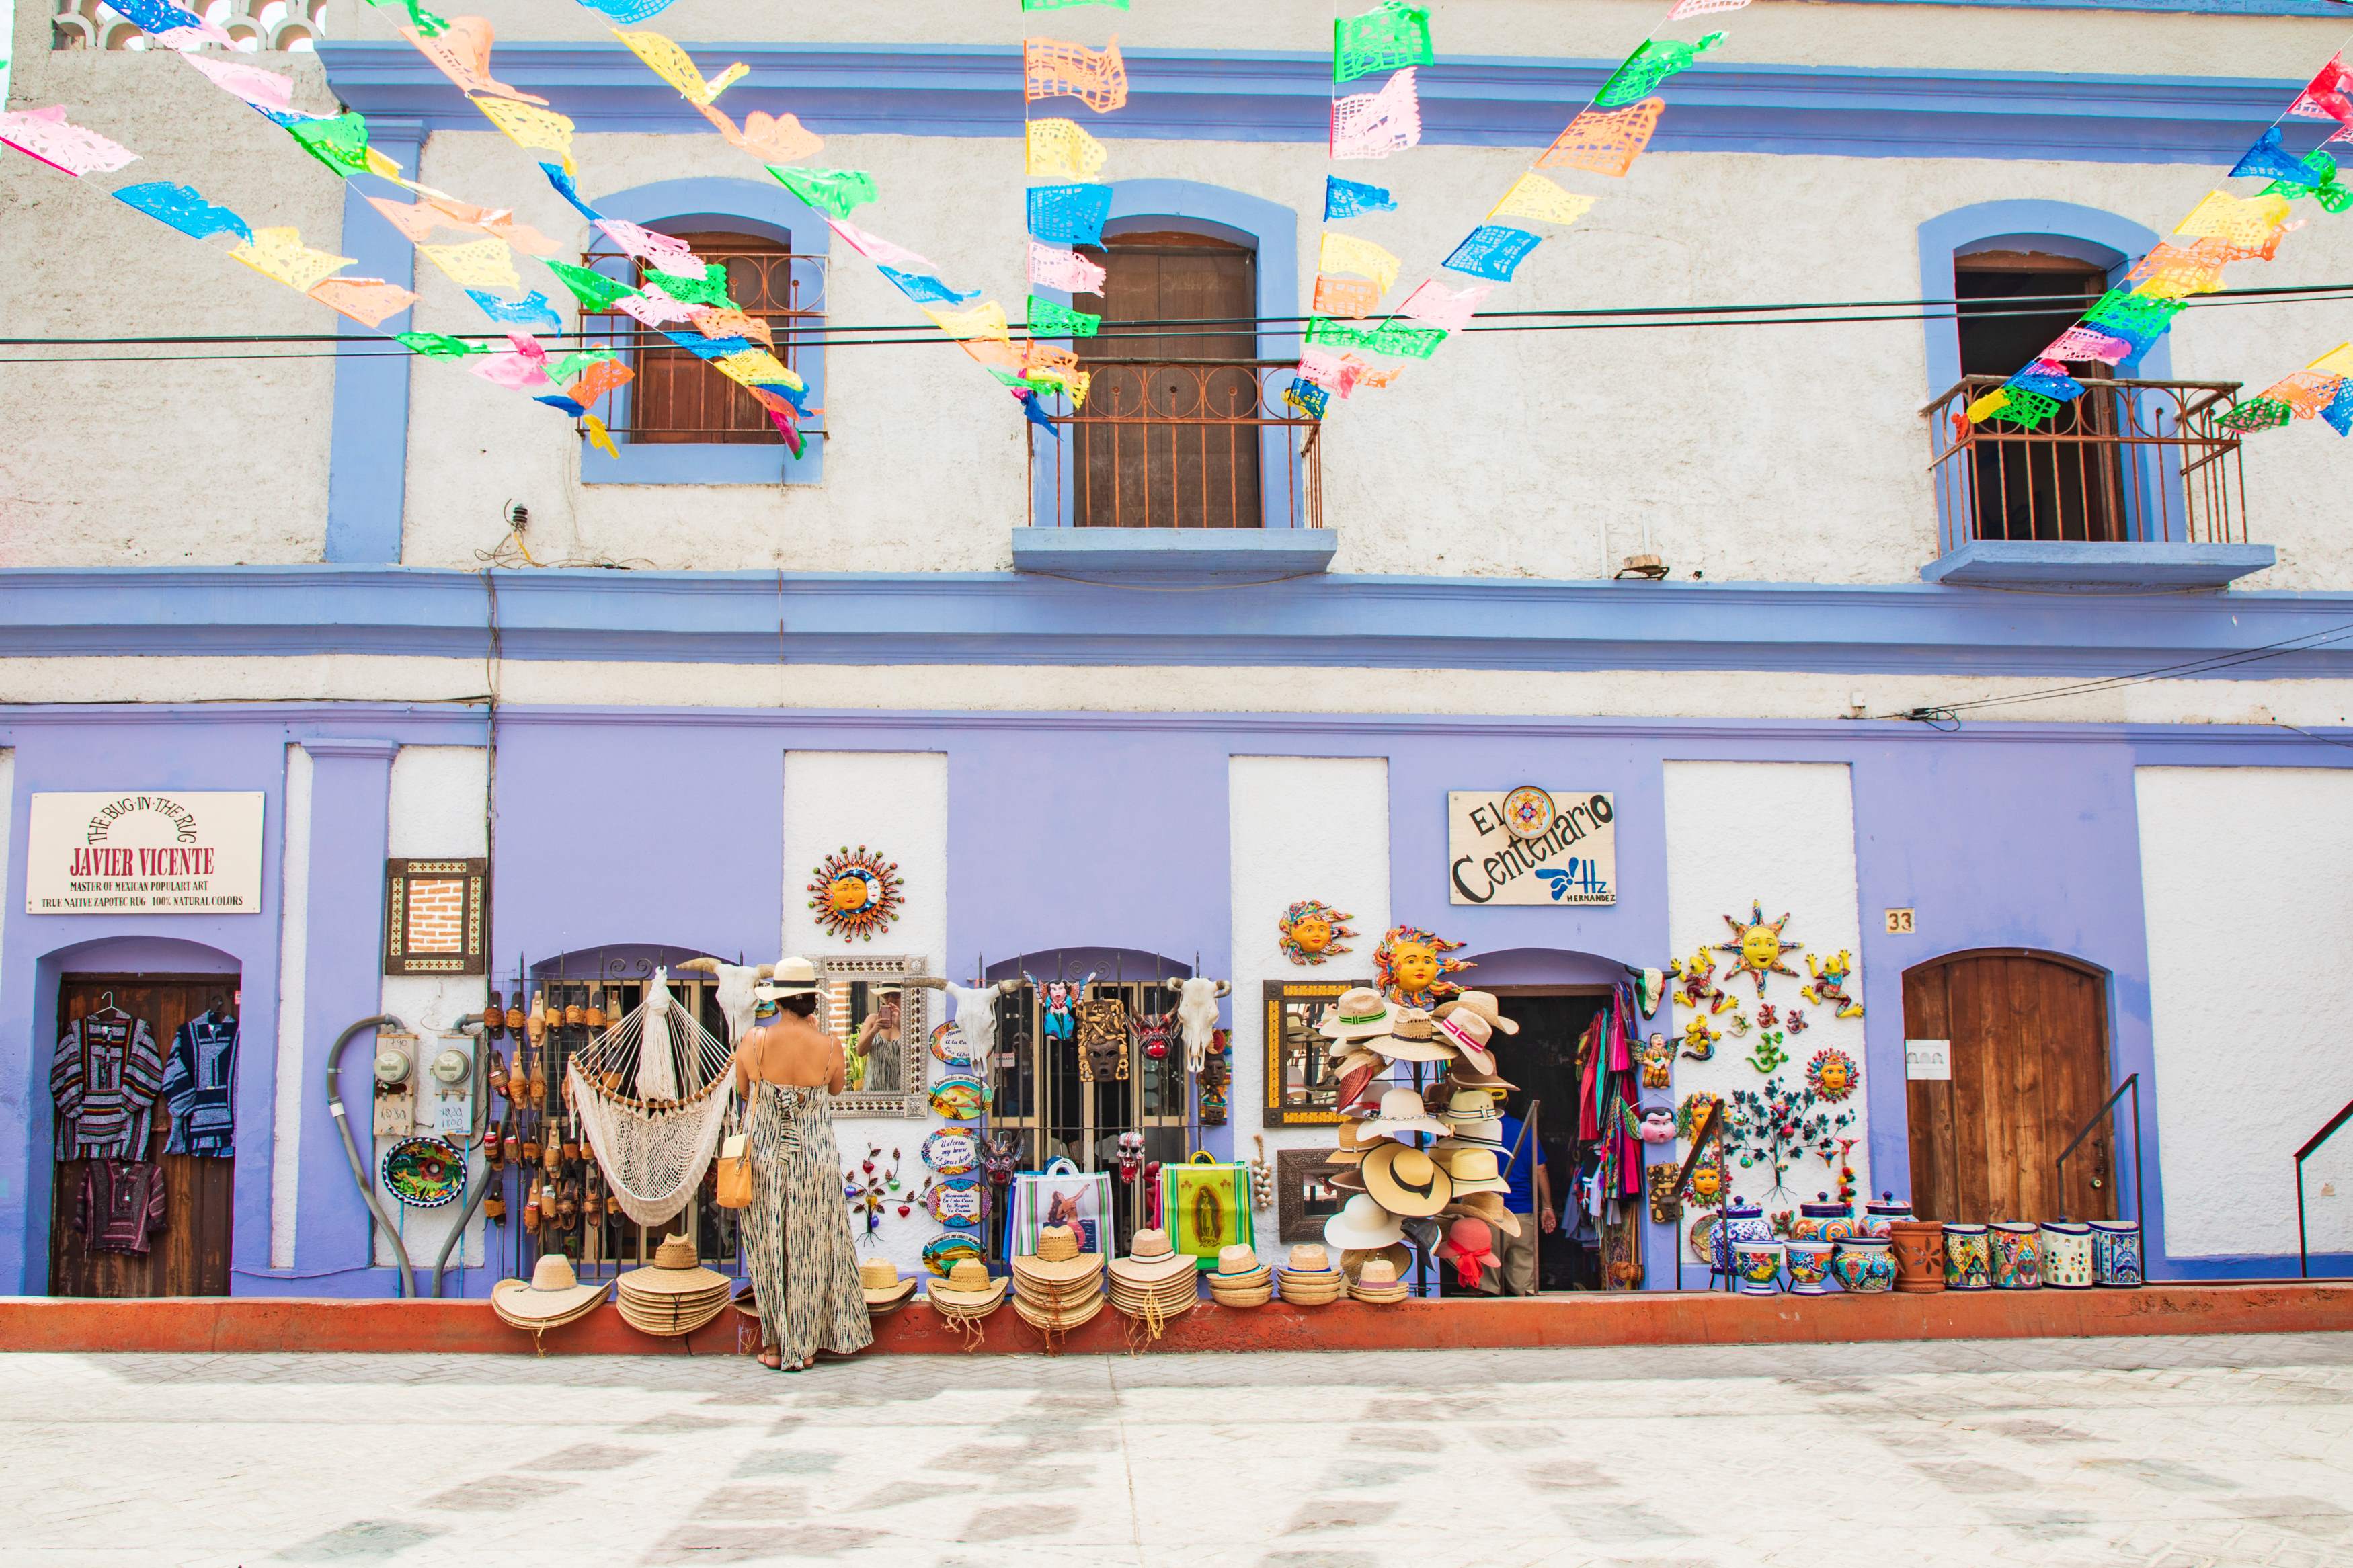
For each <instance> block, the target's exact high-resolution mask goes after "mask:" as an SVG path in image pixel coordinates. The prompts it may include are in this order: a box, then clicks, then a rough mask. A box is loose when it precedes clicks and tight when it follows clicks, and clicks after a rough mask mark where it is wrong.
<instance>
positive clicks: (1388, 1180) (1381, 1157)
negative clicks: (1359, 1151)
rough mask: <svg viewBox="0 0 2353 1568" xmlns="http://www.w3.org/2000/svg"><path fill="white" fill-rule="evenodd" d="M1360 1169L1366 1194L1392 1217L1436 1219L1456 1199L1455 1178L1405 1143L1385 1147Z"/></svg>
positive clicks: (1375, 1151) (1388, 1144)
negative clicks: (1425, 1216) (1430, 1216)
mask: <svg viewBox="0 0 2353 1568" xmlns="http://www.w3.org/2000/svg"><path fill="white" fill-rule="evenodd" d="M1358 1169H1359V1170H1360V1171H1361V1172H1362V1173H1363V1174H1364V1178H1365V1192H1366V1194H1367V1195H1369V1196H1370V1197H1371V1198H1372V1199H1373V1201H1374V1202H1376V1203H1377V1204H1379V1205H1381V1207H1383V1208H1385V1209H1387V1210H1388V1212H1389V1213H1391V1214H1393V1215H1404V1216H1406V1217H1408V1218H1419V1217H1420V1216H1422V1215H1434V1214H1436V1213H1437V1212H1438V1211H1439V1210H1440V1209H1442V1208H1444V1207H1445V1206H1446V1205H1447V1204H1448V1203H1450V1202H1451V1201H1452V1199H1453V1197H1454V1178H1453V1177H1452V1176H1451V1174H1449V1173H1448V1172H1447V1170H1446V1168H1445V1167H1444V1166H1442V1165H1440V1163H1438V1162H1437V1161H1435V1160H1433V1159H1431V1158H1430V1156H1429V1155H1427V1154H1425V1153H1423V1152H1421V1151H1420V1150H1419V1149H1409V1148H1407V1147H1406V1146H1405V1145H1404V1144H1402V1143H1383V1144H1382V1145H1381V1146H1380V1147H1379V1148H1377V1149H1376V1150H1374V1151H1373V1152H1371V1153H1369V1154H1366V1156H1365V1163H1364V1164H1363V1165H1361V1166H1359V1167H1358Z"/></svg>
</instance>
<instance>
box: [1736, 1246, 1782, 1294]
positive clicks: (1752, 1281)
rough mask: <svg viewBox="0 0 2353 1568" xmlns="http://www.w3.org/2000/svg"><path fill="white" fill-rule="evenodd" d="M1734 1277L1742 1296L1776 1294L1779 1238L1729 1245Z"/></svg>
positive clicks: (1779, 1260)
mask: <svg viewBox="0 0 2353 1568" xmlns="http://www.w3.org/2000/svg"><path fill="white" fill-rule="evenodd" d="M1732 1272H1733V1278H1734V1279H1736V1280H1738V1281H1739V1286H1738V1289H1739V1291H1740V1293H1741V1294H1742V1295H1744V1296H1775V1295H1778V1294H1779V1293H1780V1290H1781V1244H1780V1243H1779V1242H1778V1241H1736V1242H1734V1243H1733V1244H1732Z"/></svg>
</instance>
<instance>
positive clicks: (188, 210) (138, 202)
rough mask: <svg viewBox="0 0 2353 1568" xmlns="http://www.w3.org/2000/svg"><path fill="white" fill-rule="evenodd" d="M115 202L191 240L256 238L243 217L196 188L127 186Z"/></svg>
mask: <svg viewBox="0 0 2353 1568" xmlns="http://www.w3.org/2000/svg"><path fill="white" fill-rule="evenodd" d="M114 199H115V200H116V201H119V202H122V203H126V204H127V205H131V206H134V207H137V208H138V209H139V210H140V211H141V212H142V213H145V214H146V215H147V216H149V217H152V218H153V219H154V220H155V221H156V222H157V223H164V224H169V225H171V226H173V227H174V228H176V229H178V230H179V231H180V232H181V233H182V234H185V235H186V236H187V237H189V238H190V239H210V238H211V237H213V236H214V235H216V234H233V235H235V236H237V238H239V239H242V240H248V241H249V240H251V239H252V238H253V230H252V229H251V228H250V227H248V226H247V224H246V221H245V220H244V219H243V218H241V217H239V216H237V214H235V213H233V212H231V211H229V210H228V208H227V207H225V206H222V205H220V204H219V203H217V202H208V201H206V199H205V198H204V197H203V196H201V195H197V194H196V189H195V186H193V185H175V184H172V183H171V182H170V181H169V180H156V181H153V182H151V183H150V184H143V185H125V186H123V187H122V188H121V190H118V191H116V192H115V193H114Z"/></svg>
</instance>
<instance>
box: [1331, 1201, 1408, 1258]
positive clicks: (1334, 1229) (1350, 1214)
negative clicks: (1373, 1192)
mask: <svg viewBox="0 0 2353 1568" xmlns="http://www.w3.org/2000/svg"><path fill="white" fill-rule="evenodd" d="M1404 1239H1405V1227H1404V1226H1400V1225H1399V1224H1398V1220H1397V1215H1393V1214H1391V1213H1389V1212H1388V1210H1387V1209H1384V1208H1383V1207H1381V1205H1379V1204H1377V1203H1375V1202H1374V1201H1373V1199H1372V1198H1371V1196H1370V1195H1369V1194H1365V1193H1358V1194H1356V1196H1354V1197H1352V1198H1350V1199H1349V1200H1348V1201H1347V1202H1346V1203H1345V1205H1341V1209H1340V1212H1339V1213H1338V1214H1335V1215H1333V1216H1332V1217H1331V1218H1330V1219H1327V1220H1325V1221H1324V1243H1325V1245H1327V1246H1329V1247H1332V1248H1333V1249H1335V1251H1340V1252H1374V1251H1377V1250H1379V1249H1380V1248H1382V1247H1394V1246H1396V1245H1397V1244H1398V1242H1400V1241H1402V1240H1404Z"/></svg>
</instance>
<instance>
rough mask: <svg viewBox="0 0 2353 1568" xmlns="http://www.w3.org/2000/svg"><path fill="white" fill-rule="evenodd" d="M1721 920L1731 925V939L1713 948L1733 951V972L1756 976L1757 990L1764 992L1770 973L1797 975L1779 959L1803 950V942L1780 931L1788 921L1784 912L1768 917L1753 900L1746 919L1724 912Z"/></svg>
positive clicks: (1794, 977) (1762, 907)
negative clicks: (1776, 919) (1772, 918)
mask: <svg viewBox="0 0 2353 1568" xmlns="http://www.w3.org/2000/svg"><path fill="white" fill-rule="evenodd" d="M1724 923H1725V925H1728V926H1730V927H1731V928H1732V940H1731V941H1730V942H1717V943H1716V944H1715V951H1716V952H1728V953H1731V954H1733V955H1734V961H1733V963H1732V966H1731V969H1732V973H1735V974H1738V973H1742V972H1743V971H1744V970H1745V971H1746V972H1747V973H1749V974H1750V975H1752V976H1754V977H1755V978H1756V981H1757V994H1758V995H1759V996H1762V995H1764V994H1765V982H1766V980H1767V977H1768V976H1770V975H1775V974H1786V975H1788V976H1789V978H1791V979H1792V980H1795V979H1797V978H1798V977H1799V976H1798V972H1797V971H1796V970H1794V969H1792V968H1790V967H1789V966H1788V964H1787V963H1783V962H1782V960H1783V959H1785V958H1786V957H1787V956H1788V954H1790V953H1793V952H1800V951H1802V950H1803V949H1804V947H1805V945H1806V944H1805V943H1803V942H1793V941H1791V940H1790V939H1789V938H1788V937H1785V936H1783V935H1782V934H1781V929H1782V928H1783V927H1784V926H1786V925H1788V923H1789V917H1788V915H1787V914H1786V913H1785V914H1783V915H1782V917H1781V918H1780V919H1779V920H1778V921H1768V920H1767V919H1766V918H1765V906H1764V904H1762V903H1761V902H1752V903H1751V904H1750V905H1749V910H1748V919H1747V920H1746V921H1742V920H1741V919H1740V918H1739V917H1738V916H1736V915H1726V916H1725V917H1724Z"/></svg>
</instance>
